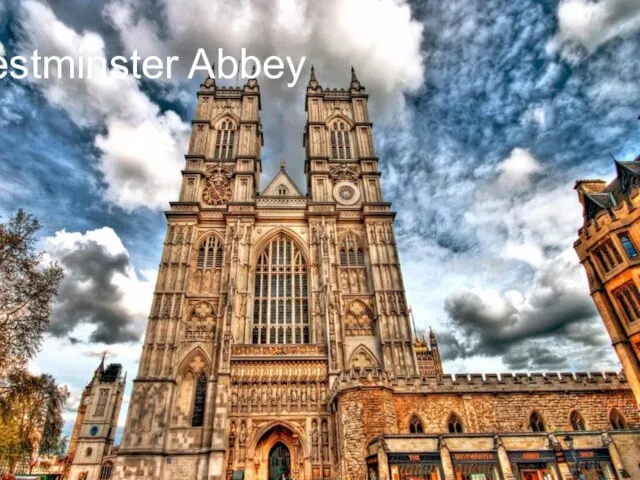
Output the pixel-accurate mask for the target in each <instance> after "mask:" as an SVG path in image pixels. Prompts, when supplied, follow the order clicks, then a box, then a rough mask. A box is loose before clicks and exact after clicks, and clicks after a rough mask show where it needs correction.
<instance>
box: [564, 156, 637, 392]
mask: <svg viewBox="0 0 640 480" xmlns="http://www.w3.org/2000/svg"><path fill="white" fill-rule="evenodd" d="M614 164H615V168H616V178H615V179H614V180H613V181H612V182H610V183H609V184H607V183H606V182H604V181H602V180H580V181H578V182H577V183H576V190H577V191H578V196H579V199H580V202H581V203H582V206H583V211H584V213H583V220H584V223H583V226H582V227H581V228H580V231H579V238H578V240H577V241H576V242H575V244H574V246H575V249H576V252H577V253H578V256H579V257H580V262H581V263H582V265H583V266H584V268H585V271H586V273H587V277H588V279H589V287H590V290H591V297H592V298H593V301H594V303H595V304H596V307H597V308H598V311H599V313H600V316H601V317H602V320H603V321H604V324H605V327H606V328H607V331H608V332H609V336H610V337H611V342H612V344H613V347H614V348H615V350H616V353H617V354H618V358H620V362H621V363H622V367H623V368H624V371H625V373H626V376H627V379H628V381H629V384H630V385H631V388H632V389H633V392H634V394H635V396H636V400H637V401H638V402H639V403H640V292H639V290H638V285H640V278H639V277H640V255H639V254H638V252H640V250H638V248H640V208H638V207H639V206H640V190H639V189H638V186H639V185H640V157H638V158H636V159H635V160H632V161H617V160H616V161H614Z"/></svg>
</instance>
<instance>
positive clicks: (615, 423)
mask: <svg viewBox="0 0 640 480" xmlns="http://www.w3.org/2000/svg"><path fill="white" fill-rule="evenodd" d="M609 422H611V428H613V429H614V430H626V429H627V428H629V426H628V425H627V420H626V419H625V418H624V416H623V415H622V414H621V413H620V412H619V411H618V410H616V409H615V408H614V409H613V410H611V413H610V414H609Z"/></svg>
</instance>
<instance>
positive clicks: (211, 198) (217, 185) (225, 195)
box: [202, 165, 231, 206]
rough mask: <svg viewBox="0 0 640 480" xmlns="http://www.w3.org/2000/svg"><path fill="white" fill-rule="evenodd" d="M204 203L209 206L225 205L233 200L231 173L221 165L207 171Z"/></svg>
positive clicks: (203, 195) (203, 194)
mask: <svg viewBox="0 0 640 480" xmlns="http://www.w3.org/2000/svg"><path fill="white" fill-rule="evenodd" d="M207 173H208V175H207V177H206V183H205V186H204V189H203V190H202V201H203V202H204V203H206V204H207V205H213V206H217V205H224V204H225V203H227V202H228V201H229V200H230V199H231V178H230V177H231V172H230V171H229V170H228V168H225V167H223V166H221V165H216V166H214V167H211V168H210V169H209V170H208V171H207Z"/></svg>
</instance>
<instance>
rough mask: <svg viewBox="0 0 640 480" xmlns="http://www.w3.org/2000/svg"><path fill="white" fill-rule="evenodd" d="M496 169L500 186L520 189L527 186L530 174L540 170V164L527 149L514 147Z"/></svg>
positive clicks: (529, 181)
mask: <svg viewBox="0 0 640 480" xmlns="http://www.w3.org/2000/svg"><path fill="white" fill-rule="evenodd" d="M496 171H497V172H498V174H499V175H498V184H499V185H500V186H502V187H506V188H513V189H516V190H521V189H526V188H528V187H529V185H530V183H531V178H532V176H533V175H534V174H535V173H538V172H540V171H542V165H540V162H538V160H537V159H536V158H535V157H534V156H533V155H532V154H531V152H529V150H526V149H523V148H514V149H513V150H512V151H511V154H510V155H509V156H508V157H507V158H506V159H505V160H503V161H502V162H501V163H500V164H499V165H498V166H497V167H496Z"/></svg>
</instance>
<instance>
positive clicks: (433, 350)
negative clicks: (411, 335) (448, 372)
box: [414, 329, 442, 378]
mask: <svg viewBox="0 0 640 480" xmlns="http://www.w3.org/2000/svg"><path fill="white" fill-rule="evenodd" d="M414 345H415V349H416V358H417V360H418V372H419V373H420V376H421V377H423V378H424V377H440V376H441V375H442V361H441V360H440V350H439V349H438V342H437V340H436V334H435V333H433V330H431V329H429V341H427V339H426V337H425V336H424V335H422V334H416V338H415V340H414Z"/></svg>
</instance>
